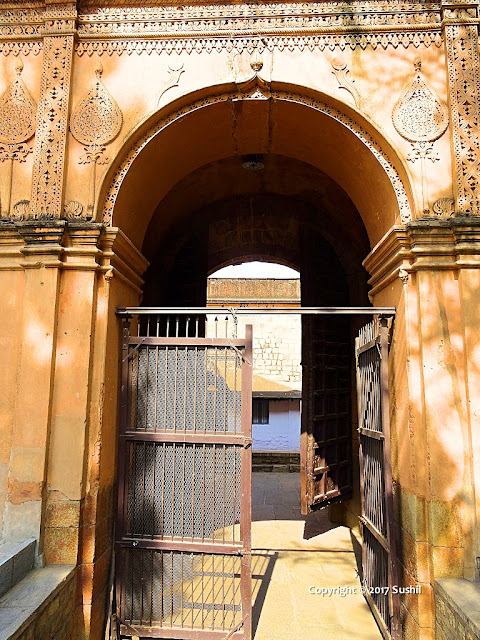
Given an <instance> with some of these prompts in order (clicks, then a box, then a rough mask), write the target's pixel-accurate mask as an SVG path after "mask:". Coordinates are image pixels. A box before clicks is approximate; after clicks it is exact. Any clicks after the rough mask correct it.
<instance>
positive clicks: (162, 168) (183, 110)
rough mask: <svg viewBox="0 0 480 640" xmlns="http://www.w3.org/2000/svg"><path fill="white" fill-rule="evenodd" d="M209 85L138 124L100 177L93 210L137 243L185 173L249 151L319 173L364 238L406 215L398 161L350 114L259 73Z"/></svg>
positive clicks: (408, 197) (409, 204)
mask: <svg viewBox="0 0 480 640" xmlns="http://www.w3.org/2000/svg"><path fill="white" fill-rule="evenodd" d="M208 91H209V90H208V89H205V90H203V91H202V92H199V93H201V95H198V92H196V93H195V94H193V95H188V96H185V97H184V98H183V99H181V100H179V101H177V102H175V103H173V104H172V105H169V106H168V107H166V108H165V109H164V110H162V112H160V113H157V114H156V115H155V116H152V117H151V118H150V119H149V120H148V121H147V122H145V123H143V125H142V126H141V127H139V128H138V129H137V130H136V132H135V133H134V134H133V135H132V136H131V138H130V140H129V141H128V142H127V143H126V145H125V146H124V151H123V152H122V153H120V154H119V156H118V161H117V162H116V163H115V164H114V165H113V166H112V168H111V170H110V171H109V173H108V174H107V175H106V177H105V179H104V182H103V186H102V188H101V190H100V196H99V200H98V205H97V213H96V218H97V219H98V220H99V221H102V222H103V223H104V224H106V225H113V226H118V227H120V228H121V229H122V230H123V231H124V232H125V233H126V234H127V235H128V236H129V237H130V238H131V239H132V241H133V242H134V244H136V245H137V246H138V247H139V248H140V247H141V245H142V242H143V235H144V234H145V232H146V227H147V225H148V223H149V218H150V217H151V215H153V211H154V209H155V208H156V207H157V205H158V203H159V202H160V201H161V200H162V199H163V198H164V197H165V196H166V195H167V194H168V193H169V191H170V190H171V189H172V188H173V187H174V186H175V185H176V184H177V183H179V182H180V180H182V178H183V177H184V176H186V175H188V174H190V173H192V172H193V171H196V170H197V169H199V168H200V167H202V166H205V165H207V164H209V163H211V162H215V161H218V160H221V159H225V158H228V157H231V156H242V155H245V154H251V153H265V152H267V153H275V154H279V155H285V156H287V157H291V158H293V159H296V160H300V161H303V162H307V163H309V164H311V165H312V166H315V167H316V168H318V169H320V170H321V171H324V172H326V173H327V175H329V176H330V177H331V178H332V179H333V180H334V181H335V182H337V183H338V184H339V185H340V186H341V187H342V188H343V189H344V190H345V192H346V193H347V194H348V196H349V197H350V198H351V199H352V201H353V202H354V203H355V206H356V207H357V209H358V211H359V213H360V216H361V218H362V220H363V222H364V224H365V227H366V229H367V233H368V235H369V238H370V245H371V246H373V245H374V244H376V242H378V240H380V238H381V237H382V235H383V234H384V232H385V231H386V230H388V228H390V226H391V225H392V224H395V223H401V222H407V221H409V220H411V219H412V217H413V215H412V211H414V210H415V205H414V201H413V195H412V190H411V188H410V185H409V180H408V177H407V173H406V171H405V168H404V166H403V164H402V161H401V160H400V158H399V157H398V155H397V154H396V152H395V151H394V150H393V148H392V146H391V145H390V144H389V143H388V141H387V140H385V138H384V137H383V136H382V135H381V134H380V133H379V132H378V131H377V130H376V129H375V128H374V127H373V126H372V125H371V123H370V122H369V121H368V120H367V119H366V118H364V117H363V116H361V115H360V114H358V113H357V112H354V111H353V110H352V109H349V108H348V107H346V106H345V105H343V108H342V110H340V108H339V105H338V104H337V103H336V102H335V101H334V100H331V99H328V102H327V100H326V98H325V96H323V95H321V94H318V92H313V91H311V90H309V89H303V88H302V89H301V88H299V87H297V86H290V85H283V84H281V83H276V82H272V83H268V84H267V83H265V82H264V81H263V80H261V79H260V78H259V77H258V76H256V75H255V77H254V78H253V79H252V80H250V81H248V82H246V83H244V84H242V85H231V86H219V87H216V88H211V90H210V91H209V93H207V92H208ZM159 116H160V119H159ZM340 150H341V153H339V151H340ZM139 184H142V185H147V184H148V185H149V187H148V188H146V189H143V188H142V189H139V188H138V185H139ZM132 213H133V215H132Z"/></svg>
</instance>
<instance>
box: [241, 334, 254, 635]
mask: <svg viewBox="0 0 480 640" xmlns="http://www.w3.org/2000/svg"><path fill="white" fill-rule="evenodd" d="M252 339H253V332H252V325H251V324H247V325H246V327H245V359H244V362H243V364H242V432H243V436H244V438H245V446H244V447H243V450H242V470H241V498H240V538H241V540H242V542H243V553H242V566H241V584H240V590H241V598H242V615H243V617H244V618H245V622H244V626H243V631H244V639H245V640H251V637H252V567H251V560H252V556H251V552H252V536H251V526H252V525H251V523H252V446H251V443H252V365H251V362H252ZM245 616H246V617H245Z"/></svg>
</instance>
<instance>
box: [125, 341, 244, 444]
mask: <svg viewBox="0 0 480 640" xmlns="http://www.w3.org/2000/svg"><path fill="white" fill-rule="evenodd" d="M241 363H242V361H241V357H240V355H239V353H238V352H237V351H235V350H234V349H232V348H228V347H225V348H215V349H209V348H201V347H188V346H187V347H168V346H166V347H161V346H153V347H140V348H138V349H137V350H136V351H135V352H133V353H132V357H131V381H132V402H131V415H130V429H131V430H135V431H154V432H161V431H167V432H168V431H193V432H198V431H200V432H202V431H203V432H205V431H215V432H226V433H236V432H237V431H240V430H241V425H240V421H241V408H242V407H241Z"/></svg>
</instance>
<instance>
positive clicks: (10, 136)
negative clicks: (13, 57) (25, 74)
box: [0, 60, 37, 145]
mask: <svg viewBox="0 0 480 640" xmlns="http://www.w3.org/2000/svg"><path fill="white" fill-rule="evenodd" d="M16 71H17V76H18V77H17V78H16V79H15V80H14V81H13V82H12V84H11V85H10V86H9V87H8V89H7V90H6V91H5V93H4V94H3V95H2V97H1V98H0V142H3V143H4V144H8V145H16V144H19V143H21V142H26V141H27V140H29V139H30V138H31V137H32V136H33V135H34V133H35V124H36V118H35V116H36V113H37V105H36V103H35V100H34V99H33V98H32V96H31V95H30V93H29V91H28V89H27V87H26V86H25V85H24V83H23V81H22V79H21V78H20V75H21V73H22V71H23V63H22V61H21V60H19V61H18V64H17V66H16Z"/></svg>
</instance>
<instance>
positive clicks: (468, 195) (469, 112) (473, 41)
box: [442, 0, 480, 215]
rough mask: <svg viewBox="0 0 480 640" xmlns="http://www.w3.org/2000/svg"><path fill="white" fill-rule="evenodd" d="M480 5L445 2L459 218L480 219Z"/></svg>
mask: <svg viewBox="0 0 480 640" xmlns="http://www.w3.org/2000/svg"><path fill="white" fill-rule="evenodd" d="M476 20H478V3H477V2H476V1H475V0H462V1H461V2H455V1H453V2H452V0H447V1H446V2H442V25H443V34H444V39H445V50H446V56H447V69H448V91H449V105H450V122H451V126H452V140H453V148H452V155H453V158H454V173H455V175H454V182H453V184H454V194H455V202H456V210H457V211H458V213H459V215H465V214H467V215H480V177H479V176H480V137H479V131H480V59H479V51H478V23H476Z"/></svg>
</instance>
